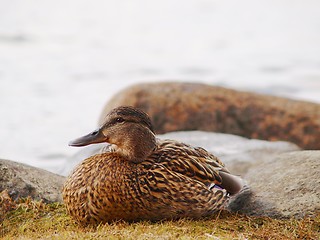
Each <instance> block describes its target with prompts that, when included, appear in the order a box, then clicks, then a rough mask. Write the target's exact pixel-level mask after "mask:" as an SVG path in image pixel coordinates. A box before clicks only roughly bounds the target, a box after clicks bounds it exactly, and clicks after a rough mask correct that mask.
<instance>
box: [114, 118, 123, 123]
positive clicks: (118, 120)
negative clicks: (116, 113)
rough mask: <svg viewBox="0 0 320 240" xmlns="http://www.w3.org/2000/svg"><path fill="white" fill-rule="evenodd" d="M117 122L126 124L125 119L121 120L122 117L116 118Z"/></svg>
mask: <svg viewBox="0 0 320 240" xmlns="http://www.w3.org/2000/svg"><path fill="white" fill-rule="evenodd" d="M116 122H117V123H121V122H124V119H123V118H121V117H119V118H116Z"/></svg>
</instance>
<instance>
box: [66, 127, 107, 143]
mask: <svg viewBox="0 0 320 240" xmlns="http://www.w3.org/2000/svg"><path fill="white" fill-rule="evenodd" d="M106 141H107V138H106V136H104V135H103V133H102V131H101V129H97V130H95V131H93V132H91V133H89V134H87V135H85V136H83V137H80V138H77V139H75V140H73V141H71V142H69V146H72V147H83V146H87V145H90V144H94V143H102V142H106Z"/></svg>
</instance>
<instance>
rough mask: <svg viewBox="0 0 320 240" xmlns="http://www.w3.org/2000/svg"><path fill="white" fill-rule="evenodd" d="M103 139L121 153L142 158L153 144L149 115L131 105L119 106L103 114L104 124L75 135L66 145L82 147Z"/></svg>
mask: <svg viewBox="0 0 320 240" xmlns="http://www.w3.org/2000/svg"><path fill="white" fill-rule="evenodd" d="M102 142H107V143H109V144H112V145H114V149H115V151H116V152H117V153H119V154H120V155H121V156H122V157H125V158H126V159H128V160H130V161H133V162H141V161H143V160H144V159H145V158H146V157H147V156H149V154H151V152H152V151H153V150H154V148H155V147H156V138H155V134H154V131H153V127H152V124H151V120H150V118H149V116H148V115H147V114H146V113H145V112H143V111H141V110H139V109H137V108H133V107H127V106H121V107H117V108H115V109H113V110H112V111H111V112H109V113H108V114H107V116H106V119H105V121H104V124H103V125H102V126H101V127H99V128H98V129H96V130H95V131H93V132H91V133H89V134H87V135H85V136H83V137H80V138H77V139H75V140H73V141H71V142H70V143H69V146H74V147H82V146H86V145H90V144H94V143H102Z"/></svg>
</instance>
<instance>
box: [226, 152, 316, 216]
mask: <svg viewBox="0 0 320 240" xmlns="http://www.w3.org/2000/svg"><path fill="white" fill-rule="evenodd" d="M244 179H245V180H246V181H247V184H248V186H249V188H248V189H247V190H245V191H243V192H242V193H241V194H239V195H237V196H236V197H235V198H234V199H233V200H232V201H231V203H230V205H229V207H230V209H231V210H232V211H239V212H242V213H245V214H249V215H257V216H269V217H297V218H301V217H304V216H312V215H314V214H315V213H316V212H319V211H320V151H297V152H290V153H283V154H281V155H279V156H278V157H276V158H274V157H272V158H270V159H265V160H264V161H263V162H260V163H259V164H257V165H255V166H251V168H250V169H249V171H248V172H247V173H246V174H245V176H244Z"/></svg>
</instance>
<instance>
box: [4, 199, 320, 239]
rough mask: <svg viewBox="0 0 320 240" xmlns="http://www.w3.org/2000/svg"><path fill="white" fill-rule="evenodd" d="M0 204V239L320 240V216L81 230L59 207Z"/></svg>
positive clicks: (219, 217) (218, 218)
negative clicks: (299, 218)
mask: <svg viewBox="0 0 320 240" xmlns="http://www.w3.org/2000/svg"><path fill="white" fill-rule="evenodd" d="M0 197H1V196H0ZM0 204H1V205H0V228H1V229H0V238H1V239H320V214H318V215H317V216H316V217H314V218H305V219H301V220H296V219H286V220H279V219H278V220H277V219H271V218H267V217H248V216H245V215H241V214H234V213H228V212H226V211H222V212H220V213H217V214H216V215H215V216H213V217H212V218H210V219H206V220H199V221H192V220H179V221H164V222H159V223H150V222H138V223H131V224H130V223H125V222H116V223H112V224H104V225H99V226H97V227H81V226H79V225H78V224H76V223H75V222H74V221H73V220H72V219H71V218H70V217H69V216H68V215H67V214H66V211H65V208H64V205H63V204H60V203H53V204H45V203H42V202H37V201H32V200H30V199H23V200H19V201H18V202H12V201H10V199H6V198H2V199H1V198H0Z"/></svg>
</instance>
